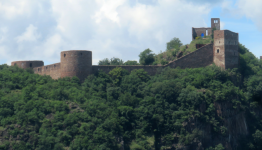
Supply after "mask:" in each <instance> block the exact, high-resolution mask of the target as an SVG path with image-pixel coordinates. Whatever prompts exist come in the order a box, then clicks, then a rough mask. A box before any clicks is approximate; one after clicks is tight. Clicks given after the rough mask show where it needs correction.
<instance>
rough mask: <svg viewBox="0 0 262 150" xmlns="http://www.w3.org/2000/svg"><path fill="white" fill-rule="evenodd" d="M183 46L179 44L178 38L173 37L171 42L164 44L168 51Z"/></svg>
mask: <svg viewBox="0 0 262 150" xmlns="http://www.w3.org/2000/svg"><path fill="white" fill-rule="evenodd" d="M182 45H183V44H182V43H181V41H180V40H179V38H176V37H174V38H173V39H172V40H171V41H169V42H167V43H166V49H167V50H170V49H179V47H180V46H182Z"/></svg>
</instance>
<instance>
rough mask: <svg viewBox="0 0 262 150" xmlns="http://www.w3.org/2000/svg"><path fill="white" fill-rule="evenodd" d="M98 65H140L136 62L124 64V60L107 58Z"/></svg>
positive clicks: (131, 61)
mask: <svg viewBox="0 0 262 150" xmlns="http://www.w3.org/2000/svg"><path fill="white" fill-rule="evenodd" d="M98 65H139V63H138V62H137V61H135V60H128V61H126V62H124V61H123V60H122V59H119V58H115V57H113V58H111V59H110V60H109V59H108V58H105V59H103V60H99V62H98Z"/></svg>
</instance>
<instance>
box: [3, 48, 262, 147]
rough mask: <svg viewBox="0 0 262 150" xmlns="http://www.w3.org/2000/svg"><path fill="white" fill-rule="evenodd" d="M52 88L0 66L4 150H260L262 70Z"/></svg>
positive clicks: (250, 66) (121, 76)
mask: <svg viewBox="0 0 262 150" xmlns="http://www.w3.org/2000/svg"><path fill="white" fill-rule="evenodd" d="M239 47H240V68H239V69H233V70H226V71H221V69H220V68H218V67H216V66H215V65H212V66H209V67H205V68H195V69H184V70H182V69H179V68H176V69H171V68H165V69H164V70H161V71H159V73H158V74H157V75H155V76H148V75H147V73H146V72H145V71H143V70H134V71H132V72H131V73H128V72H127V71H125V70H123V69H121V68H115V69H114V70H112V71H111V72H110V73H109V74H105V73H103V72H99V73H98V74H95V75H90V76H88V78H87V79H86V80H85V82H84V83H80V82H79V79H78V78H76V77H73V78H72V79H70V78H63V79H59V80H52V79H51V77H49V76H40V75H37V74H33V72H32V70H23V69H19V68H17V67H10V66H7V65H1V66H0V85H1V90H0V117H1V119H0V120H1V122H0V141H1V146H0V149H2V150H11V149H14V150H27V149H28V150H35V149H37V150H51V149H55V150H63V149H71V150H83V149H85V150H98V149H99V150H160V149H161V150H165V149H166V150H167V149H176V150H182V149H189V150H223V149H234V150H247V149H250V150H259V149H262V120H261V118H262V117H261V114H262V111H261V98H262V77H261V75H262V62H260V60H258V59H257V58H255V56H254V55H253V54H252V53H250V52H249V51H248V50H247V49H246V48H245V47H244V46H243V45H239Z"/></svg>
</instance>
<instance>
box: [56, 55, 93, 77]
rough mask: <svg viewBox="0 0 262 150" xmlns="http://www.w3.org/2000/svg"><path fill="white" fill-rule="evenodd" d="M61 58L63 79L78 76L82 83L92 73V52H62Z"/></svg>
mask: <svg viewBox="0 0 262 150" xmlns="http://www.w3.org/2000/svg"><path fill="white" fill-rule="evenodd" d="M60 58H61V62H60V63H61V68H60V73H61V78H63V77H73V76H77V77H78V78H79V79H80V81H81V82H82V81H84V80H85V78H86V77H87V76H88V75H90V74H91V73H92V51H87V50H70V51H62V52H61V57H60Z"/></svg>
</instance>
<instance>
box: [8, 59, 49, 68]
mask: <svg viewBox="0 0 262 150" xmlns="http://www.w3.org/2000/svg"><path fill="white" fill-rule="evenodd" d="M15 65H17V66H18V67H19V68H23V69H27V68H34V67H40V66H44V62H43V61H41V60H25V61H13V62H11V66H15Z"/></svg>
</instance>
